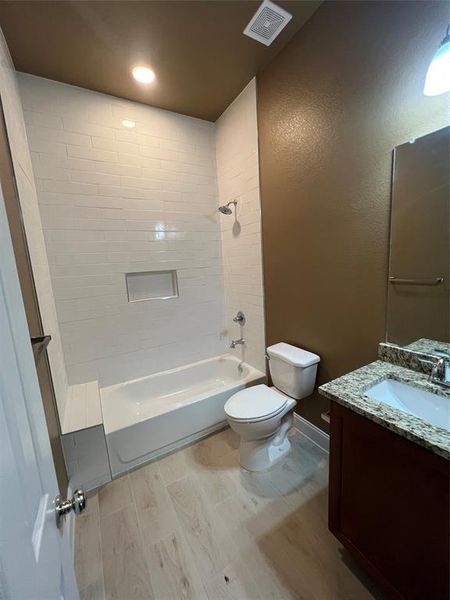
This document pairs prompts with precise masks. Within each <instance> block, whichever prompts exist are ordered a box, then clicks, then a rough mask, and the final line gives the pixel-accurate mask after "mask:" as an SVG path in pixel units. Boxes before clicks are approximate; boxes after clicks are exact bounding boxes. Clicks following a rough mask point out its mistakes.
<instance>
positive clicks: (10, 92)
mask: <svg viewBox="0 0 450 600" xmlns="http://www.w3.org/2000/svg"><path fill="white" fill-rule="evenodd" d="M0 91H1V99H2V105H3V112H4V115H5V122H6V127H7V131H8V138H9V145H10V149H11V156H12V162H13V166H14V173H15V177H16V184H17V191H18V195H19V201H20V205H21V210H22V216H23V221H24V227H25V231H26V235H27V241H28V248H29V251H30V258H31V264H32V269H33V275H34V281H35V285H36V293H37V297H38V301H39V308H40V313H41V319H42V325H43V329H44V332H45V333H46V334H47V335H51V336H52V341H51V343H50V344H49V346H48V348H47V352H48V358H49V362H50V367H51V371H52V377H53V386H54V389H55V396H56V402H57V405H58V412H59V414H60V415H62V414H64V408H65V402H66V396H67V376H66V369H65V366H64V358H63V354H62V346H61V338H60V332H59V327H58V319H57V315H56V309H55V301H54V298H53V292H52V285H51V280H50V272H49V266H48V260H47V255H46V250H45V242H44V236H43V233H42V224H41V217H40V214H39V206H38V199H37V196H36V186H35V180H34V177H33V168H32V165H31V160H30V151H29V148H28V145H27V135H26V131H25V124H24V120H23V112H22V106H21V99H20V95H19V88H18V85H17V79H16V72H15V70H14V66H13V63H12V60H11V58H10V55H9V51H8V47H7V45H6V42H5V39H4V37H3V34H2V33H1V31H0ZM43 117H44V122H45V123H47V125H49V124H51V120H49V121H46V120H45V115H43Z"/></svg>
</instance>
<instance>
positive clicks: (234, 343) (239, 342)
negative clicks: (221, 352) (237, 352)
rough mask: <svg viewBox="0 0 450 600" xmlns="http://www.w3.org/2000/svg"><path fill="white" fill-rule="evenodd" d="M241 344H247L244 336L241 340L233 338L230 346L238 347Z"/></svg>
mask: <svg viewBox="0 0 450 600" xmlns="http://www.w3.org/2000/svg"><path fill="white" fill-rule="evenodd" d="M241 344H245V340H244V338H240V339H239V340H231V344H230V348H236V346H239V345H241Z"/></svg>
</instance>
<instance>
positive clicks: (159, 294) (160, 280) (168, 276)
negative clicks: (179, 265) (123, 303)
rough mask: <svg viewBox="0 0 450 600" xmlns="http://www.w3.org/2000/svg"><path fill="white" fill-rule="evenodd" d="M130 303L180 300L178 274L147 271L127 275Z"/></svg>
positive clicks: (174, 272)
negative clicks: (170, 299)
mask: <svg viewBox="0 0 450 600" xmlns="http://www.w3.org/2000/svg"><path fill="white" fill-rule="evenodd" d="M125 279H126V282H127V292H128V302H142V301H144V300H168V299H169V298H178V295H179V294H178V280H177V272H176V271H175V270H173V271H146V272H142V273H126V275H125Z"/></svg>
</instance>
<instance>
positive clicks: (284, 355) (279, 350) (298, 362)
mask: <svg viewBox="0 0 450 600" xmlns="http://www.w3.org/2000/svg"><path fill="white" fill-rule="evenodd" d="M267 354H268V355H269V356H276V357H277V358H281V359H282V360H285V361H286V362H287V363H289V364H291V365H294V367H303V368H304V367H310V366H311V365H315V364H316V363H318V362H320V356H317V354H313V353H312V352H308V351H307V350H303V349H302V348H297V346H291V344H286V343H285V342H280V343H279V344H274V345H273V346H269V347H268V348H267Z"/></svg>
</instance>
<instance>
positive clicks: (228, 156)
mask: <svg viewBox="0 0 450 600" xmlns="http://www.w3.org/2000/svg"><path fill="white" fill-rule="evenodd" d="M216 128H217V129H216V159H217V175H218V186H219V204H226V203H228V202H230V200H237V202H238V204H237V209H236V210H237V216H236V218H235V217H234V214H233V215H229V216H225V215H221V216H220V223H221V232H222V254H223V269H224V287H225V307H226V311H225V312H226V326H227V334H228V336H229V338H230V339H231V338H239V337H241V334H242V336H243V337H244V338H245V340H246V344H245V346H238V347H237V348H236V349H235V350H233V352H235V353H237V355H238V356H242V358H243V359H244V360H245V361H246V362H248V363H250V364H251V365H253V366H254V367H257V368H258V369H261V370H262V371H265V358H264V353H265V334H264V291H263V276H262V255H261V205H260V188H259V156H258V126H257V119H256V80H255V79H253V80H252V81H251V82H250V83H249V84H248V86H247V87H246V88H245V89H244V90H243V91H242V92H241V94H240V95H239V96H238V97H237V98H236V100H235V101H234V102H233V103H232V104H231V105H230V106H229V107H228V108H227V110H226V111H225V112H224V113H223V115H222V116H221V117H220V119H219V120H218V121H217V122H216ZM238 311H242V312H243V313H244V314H245V317H246V323H245V325H244V326H243V327H240V326H239V325H237V324H235V323H233V317H234V316H235V315H236V313H237V312H238Z"/></svg>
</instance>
